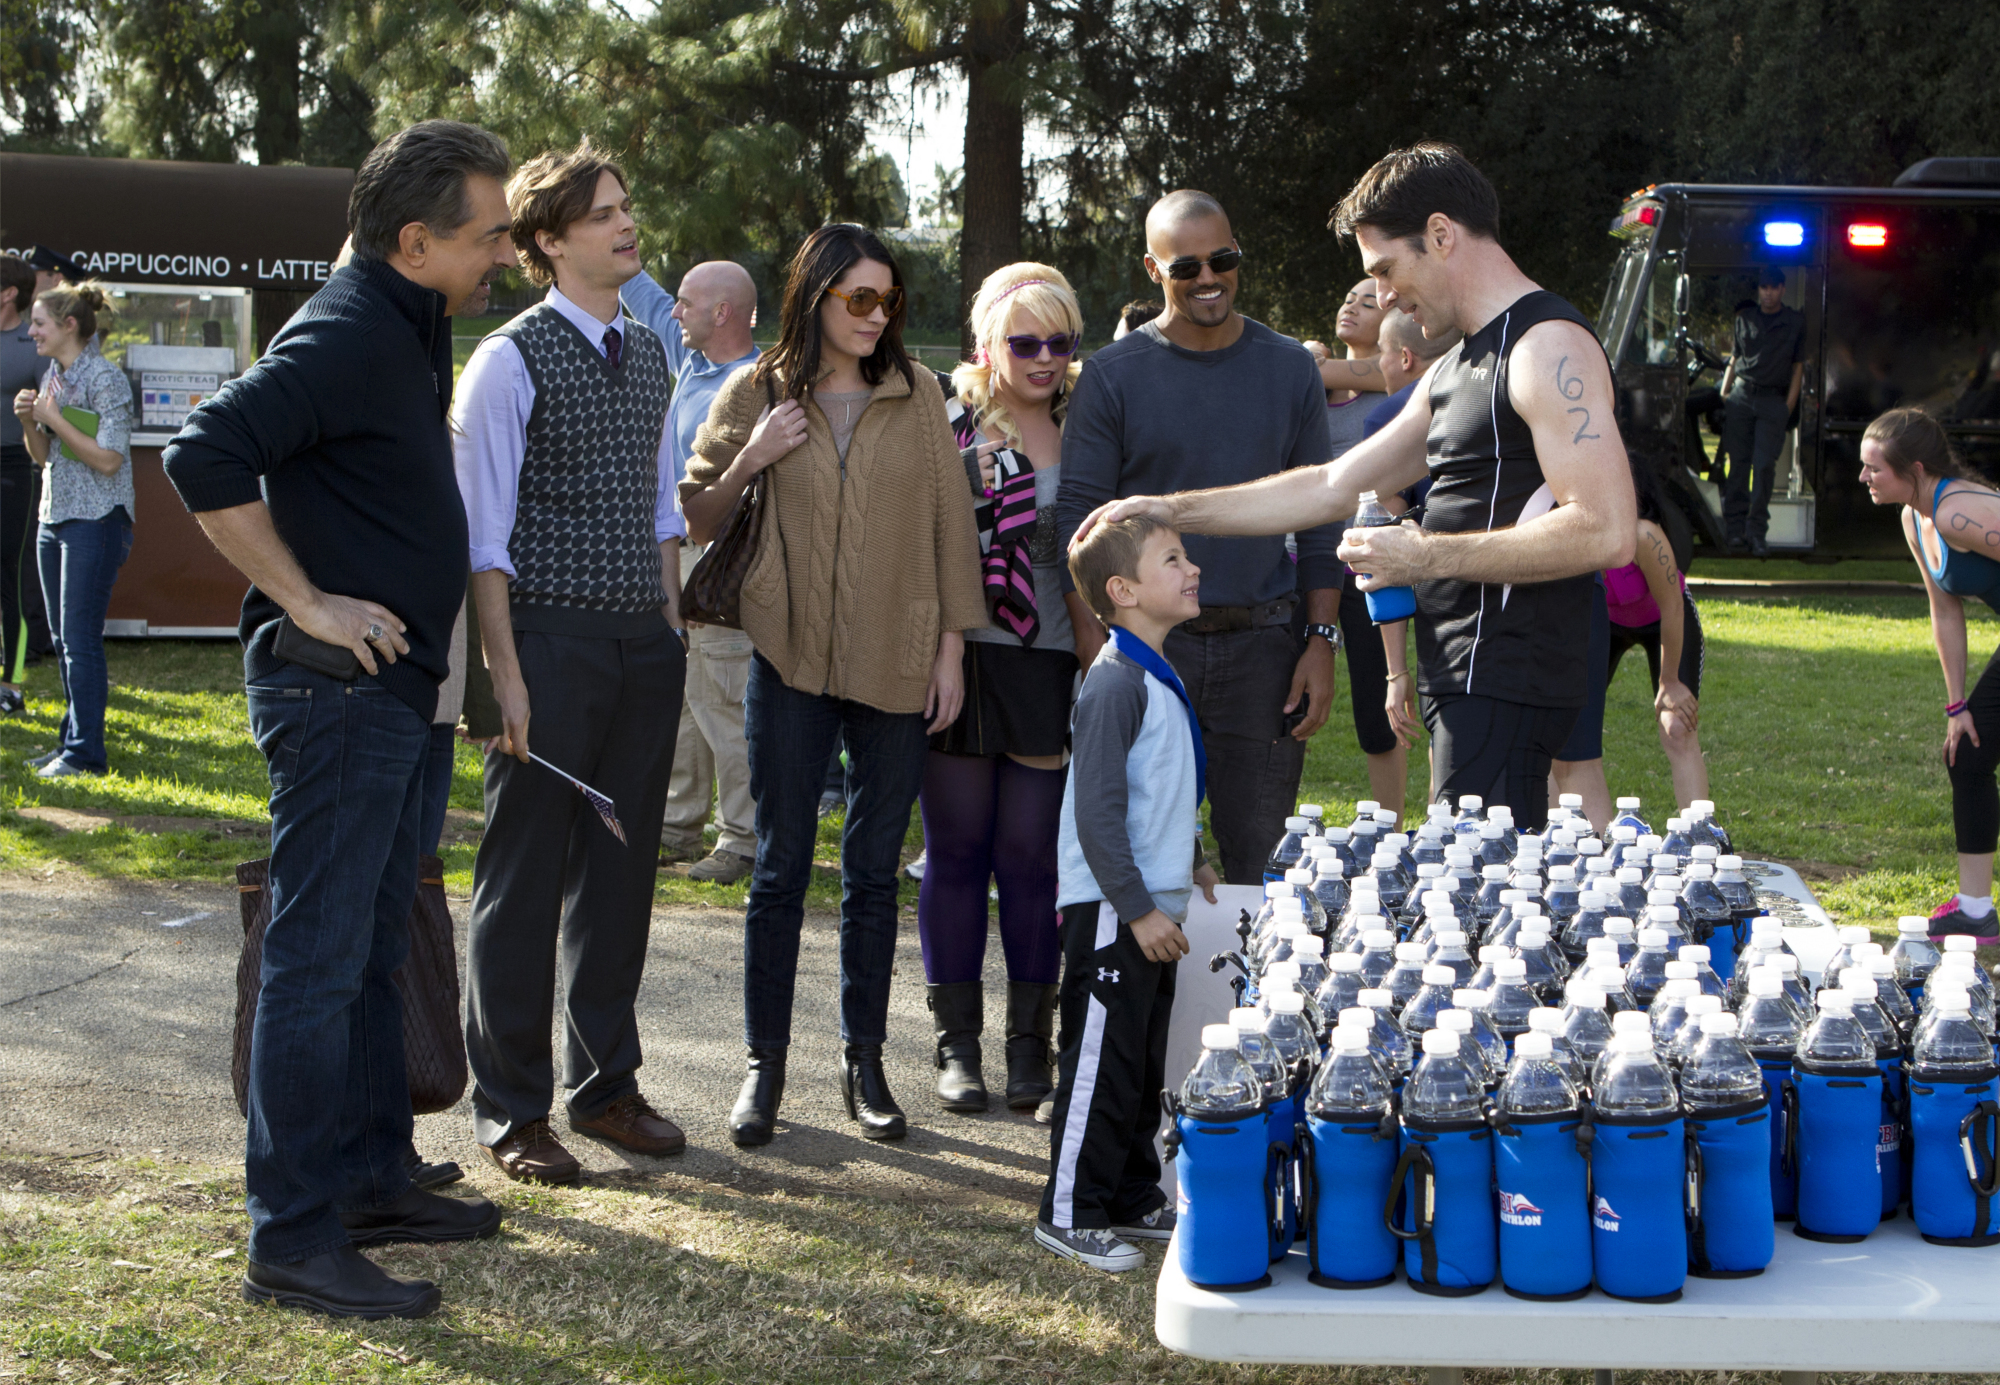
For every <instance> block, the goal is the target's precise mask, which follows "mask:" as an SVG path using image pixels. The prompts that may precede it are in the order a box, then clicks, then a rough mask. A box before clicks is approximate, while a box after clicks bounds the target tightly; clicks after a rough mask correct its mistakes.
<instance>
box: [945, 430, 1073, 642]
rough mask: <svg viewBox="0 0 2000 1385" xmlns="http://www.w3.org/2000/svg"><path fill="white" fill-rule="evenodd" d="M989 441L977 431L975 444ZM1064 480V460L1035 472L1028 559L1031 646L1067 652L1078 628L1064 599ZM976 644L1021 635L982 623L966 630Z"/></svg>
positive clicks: (1013, 640) (1011, 639) (1004, 640)
mask: <svg viewBox="0 0 2000 1385" xmlns="http://www.w3.org/2000/svg"><path fill="white" fill-rule="evenodd" d="M984 441H986V438H985V436H984V435H983V434H981V435H977V436H976V439H975V446H976V445H977V443H979V442H984ZM1061 484H1062V463H1061V462H1057V463H1056V464H1055V465H1054V466H1050V467H1043V468H1042V469H1041V470H1040V471H1038V472H1036V473H1035V532H1034V536H1033V537H1032V538H1030V539H1029V540H1028V561H1030V562H1032V563H1033V564H1034V565H1035V614H1036V616H1037V617H1039V618H1040V620H1041V622H1042V625H1041V629H1039V630H1037V631H1036V632H1035V642H1034V643H1033V644H1032V645H1030V646H1029V648H1030V649H1060V650H1062V651H1063V652H1064V653H1065V654H1068V653H1071V652H1073V651H1074V650H1075V649H1076V631H1075V630H1074V629H1073V628H1072V627H1071V625H1070V623H1069V606H1068V605H1067V604H1066V603H1065V602H1064V601H1063V590H1062V574H1063V573H1064V572H1065V571H1066V570H1067V568H1068V564H1067V563H1065V562H1064V561H1063V548H1062V545H1061V544H1059V543H1057V542H1056V491H1057V489H1058V488H1059V487H1060V486H1061ZM965 638H966V639H967V640H970V641H972V642H973V643H975V644H1011V645H1013V646H1014V647H1015V648H1016V649H1018V648H1020V647H1021V640H1020V637H1019V636H1018V635H1016V634H1014V632H1013V631H1011V630H1003V629H1001V628H1000V627H999V626H997V625H982V626H979V627H978V628H976V629H972V630H968V631H966V632H965Z"/></svg>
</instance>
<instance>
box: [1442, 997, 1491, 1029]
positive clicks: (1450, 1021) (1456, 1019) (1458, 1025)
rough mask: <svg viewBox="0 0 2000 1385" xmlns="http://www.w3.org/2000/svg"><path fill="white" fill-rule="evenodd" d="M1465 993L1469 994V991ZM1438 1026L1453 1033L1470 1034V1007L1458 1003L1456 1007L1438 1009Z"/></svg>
mask: <svg viewBox="0 0 2000 1385" xmlns="http://www.w3.org/2000/svg"><path fill="white" fill-rule="evenodd" d="M1466 994H1467V995H1470V994H1471V992H1470V991H1468V992H1466ZM1480 994H1482V995H1484V994H1485V992H1483V991H1482V992H1480ZM1453 1004H1454V1005H1456V1004H1457V1002H1456V1001H1454V1002H1453ZM1447 1016H1449V1018H1447ZM1438 1028H1440V1029H1448V1030H1450V1031H1451V1032H1452V1033H1454V1034H1470V1033H1471V1032H1472V1007H1471V1006H1470V1005H1458V1006H1457V1008H1456V1009H1452V1010H1440V1011H1438Z"/></svg>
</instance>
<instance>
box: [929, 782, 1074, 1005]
mask: <svg viewBox="0 0 2000 1385" xmlns="http://www.w3.org/2000/svg"><path fill="white" fill-rule="evenodd" d="M1067 777H1068V776H1067V773H1066V771H1063V770H1059V769H1029V768H1028V767H1027V766H1026V765H1023V764H1019V763H1017V762H1015V761H1013V760H1010V759H1008V758H1007V757H1006V756H1005V755H946V754H943V753H941V752H939V751H936V750H933V751H932V752H931V754H930V761H929V763H928V764H927V765H926V766H925V767H924V788H923V798H922V802H923V807H924V849H925V850H926V851H927V852H928V853H929V855H928V857H927V858H926V864H925V866H924V883H923V886H922V888H920V889H919V890H918V891H917V935H918V937H919V938H921V939H922V940H923V946H924V977H925V979H926V980H928V981H929V982H930V983H931V984H932V985H934V986H946V985H952V984H954V983H958V982H965V981H977V980H979V978H980V971H981V969H982V968H983V967H984V965H985V962H986V882H987V881H988V880H993V881H995V882H997V883H998V885H999V887H1000V946H1001V948H1002V949H1003V950H1004V951H1005V952H1006V954H1007V978H1008V980H1010V981H1026V982H1031V983H1037V984H1041V985H1054V984H1055V982H1056V980H1057V977H1058V974H1059V972H1060V970H1061V966H1062V945H1061V942H1060V940H1059V938H1058V936H1057V934H1056V922H1057V916H1056V832H1057V829H1058V828H1059V827H1060V825H1061V822H1062V800H1063V785H1064V783H1065V781H1066V779H1067Z"/></svg>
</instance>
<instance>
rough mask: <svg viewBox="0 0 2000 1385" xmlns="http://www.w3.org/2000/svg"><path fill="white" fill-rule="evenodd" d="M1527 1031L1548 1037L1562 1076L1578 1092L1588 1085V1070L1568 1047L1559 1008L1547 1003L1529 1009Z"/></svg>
mask: <svg viewBox="0 0 2000 1385" xmlns="http://www.w3.org/2000/svg"><path fill="white" fill-rule="evenodd" d="M1528 1032H1529V1033H1531V1034H1541V1035H1544V1036H1545V1037H1546V1038H1547V1039H1548V1041H1549V1045H1550V1051H1551V1053H1552V1054H1553V1055H1554V1057H1555V1060H1556V1062H1557V1063H1558V1064H1560V1065H1561V1067H1562V1070H1563V1076H1564V1077H1567V1078H1568V1079H1569V1081H1570V1085H1571V1086H1573V1087H1575V1088H1576V1089H1577V1091H1578V1092H1582V1091H1583V1090H1584V1089H1585V1088H1586V1087H1588V1086H1589V1085H1590V1070H1589V1069H1588V1068H1587V1067H1585V1066H1584V1064H1583V1062H1582V1060H1581V1059H1579V1058H1578V1057H1577V1055H1576V1050H1575V1049H1573V1048H1571V1047H1570V1043H1569V1035H1567V1034H1565V1033H1564V1032H1563V1012H1562V1011H1561V1010H1558V1009H1556V1008H1555V1007H1553V1006H1549V1005H1541V1006H1537V1007H1536V1008H1535V1009H1533V1010H1530V1011H1529V1012H1528ZM1517 1047H1518V1044H1517Z"/></svg>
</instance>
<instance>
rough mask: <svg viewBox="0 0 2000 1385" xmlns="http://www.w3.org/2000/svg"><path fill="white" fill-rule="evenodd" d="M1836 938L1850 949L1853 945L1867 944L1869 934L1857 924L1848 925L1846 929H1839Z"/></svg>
mask: <svg viewBox="0 0 2000 1385" xmlns="http://www.w3.org/2000/svg"><path fill="white" fill-rule="evenodd" d="M1836 936H1838V937H1839V939H1840V940H1841V941H1842V942H1844V943H1846V944H1848V945H1849V946H1850V947H1851V946H1853V945H1854V944H1855V943H1865V942H1867V941H1868V938H1869V933H1868V930H1867V929H1866V928H1863V927H1861V926H1860V925H1859V924H1850V925H1848V926H1847V927H1846V928H1843V929H1841V930H1840V932H1839V933H1838V934H1837V935H1836Z"/></svg>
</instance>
